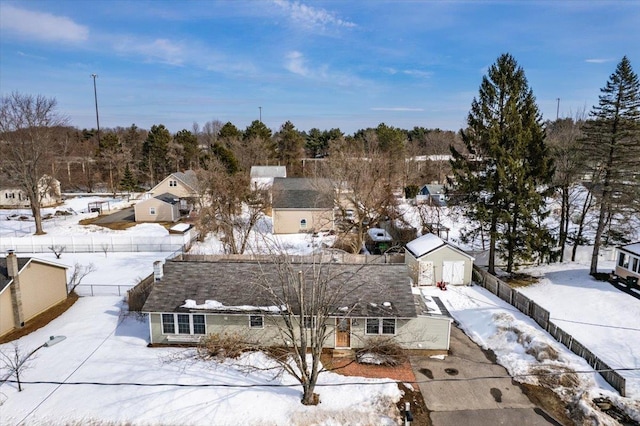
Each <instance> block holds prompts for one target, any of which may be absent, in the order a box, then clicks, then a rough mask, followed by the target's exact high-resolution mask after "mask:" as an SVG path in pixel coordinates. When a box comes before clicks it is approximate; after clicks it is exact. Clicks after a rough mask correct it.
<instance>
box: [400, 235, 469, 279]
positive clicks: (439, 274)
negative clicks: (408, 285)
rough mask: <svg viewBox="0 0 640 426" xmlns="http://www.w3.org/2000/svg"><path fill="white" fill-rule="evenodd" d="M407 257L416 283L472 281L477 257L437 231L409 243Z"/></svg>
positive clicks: (406, 259) (410, 271) (406, 261)
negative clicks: (455, 245)
mask: <svg viewBox="0 0 640 426" xmlns="http://www.w3.org/2000/svg"><path fill="white" fill-rule="evenodd" d="M404 259H405V263H406V264H407V266H408V267H409V273H410V275H411V278H412V279H413V282H414V285H418V286H424V285H435V284H436V283H438V282H445V283H447V284H453V285H468V284H470V283H471V272H472V270H473V260H474V258H473V256H470V255H469V254H467V253H465V252H464V251H462V250H460V249H459V248H457V247H454V246H452V245H451V244H449V243H447V242H446V241H444V240H442V239H441V238H439V237H438V236H436V235H434V234H425V235H423V236H421V237H419V238H416V239H415V240H413V241H411V242H409V243H408V244H407V246H406V251H405V257H404Z"/></svg>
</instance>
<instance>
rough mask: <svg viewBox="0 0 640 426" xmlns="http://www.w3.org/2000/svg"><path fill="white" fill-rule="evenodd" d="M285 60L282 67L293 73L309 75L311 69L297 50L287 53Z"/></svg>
mask: <svg viewBox="0 0 640 426" xmlns="http://www.w3.org/2000/svg"><path fill="white" fill-rule="evenodd" d="M285 58H286V62H285V64H284V67H285V68H286V69H287V70H289V71H291V72H292V73H294V74H298V75H301V76H303V77H310V76H311V74H312V73H311V71H310V70H309V68H307V66H306V65H305V59H304V55H302V53H300V52H298V51H295V50H294V51H292V52H289V53H287V56H286V57H285Z"/></svg>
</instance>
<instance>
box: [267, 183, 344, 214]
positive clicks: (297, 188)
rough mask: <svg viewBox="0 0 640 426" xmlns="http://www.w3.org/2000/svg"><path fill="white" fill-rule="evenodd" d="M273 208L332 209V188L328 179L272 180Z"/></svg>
mask: <svg viewBox="0 0 640 426" xmlns="http://www.w3.org/2000/svg"><path fill="white" fill-rule="evenodd" d="M271 190H272V193H273V208H276V209H332V208H333V206H334V201H333V195H332V192H331V191H332V186H331V182H330V181H329V180H328V179H307V178H274V179H273V186H272V189H271Z"/></svg>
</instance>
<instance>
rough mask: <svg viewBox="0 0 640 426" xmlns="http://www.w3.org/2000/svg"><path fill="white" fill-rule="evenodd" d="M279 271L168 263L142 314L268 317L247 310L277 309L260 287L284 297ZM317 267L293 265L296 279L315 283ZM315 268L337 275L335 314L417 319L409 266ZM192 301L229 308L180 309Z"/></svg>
mask: <svg viewBox="0 0 640 426" xmlns="http://www.w3.org/2000/svg"><path fill="white" fill-rule="evenodd" d="M279 267H281V265H276V264H275V263H257V262H187V261H167V262H166V263H165V265H164V275H163V277H162V280H161V281H159V282H156V283H155V284H154V287H153V290H152V291H151V294H150V295H149V298H148V299H147V301H146V303H145V305H144V308H143V311H144V312H220V313H223V312H224V313H233V312H234V310H233V309H230V307H239V306H244V307H245V309H244V310H240V309H237V310H235V313H238V312H243V313H248V312H255V313H264V314H268V312H264V311H261V310H259V309H247V308H246V307H247V306H248V307H259V306H262V307H265V306H275V305H278V302H277V301H275V300H274V298H273V297H271V296H269V295H268V294H267V292H266V291H264V286H261V285H260V283H261V282H264V281H262V280H268V282H269V283H273V285H271V287H272V288H273V289H274V291H277V292H279V294H283V292H284V291H283V290H282V289H281V288H280V287H279V285H280V280H279V279H278V276H279V272H280V273H281V272H282V269H280V270H279V269H278V268H279ZM313 267H314V265H312V264H308V263H305V264H302V263H298V264H293V265H292V266H291V268H292V269H291V271H292V272H293V276H294V278H295V274H296V273H297V271H303V274H304V276H305V282H306V283H309V285H310V284H311V283H312V282H313V278H312V277H313ZM315 268H316V274H319V275H318V276H320V277H332V279H331V280H330V281H329V284H328V286H329V287H330V288H332V289H333V290H332V294H338V295H339V297H336V301H335V302H334V303H335V306H331V312H332V313H334V314H335V315H336V316H337V315H341V314H342V313H343V312H346V311H348V312H349V313H348V315H349V316H350V317H398V318H413V317H416V306H415V302H414V298H413V295H412V292H411V280H410V278H409V275H408V270H407V267H406V265H404V264H396V265H383V264H373V265H355V264H322V265H318V264H316V265H315ZM318 268H320V269H319V271H320V272H319V273H318ZM294 282H295V279H294ZM187 299H191V300H195V302H196V304H198V305H203V304H205V301H207V300H215V301H217V302H219V303H221V304H222V305H223V306H224V307H225V308H220V309H213V308H212V309H188V308H181V306H182V305H184V304H185V301H186V300H187ZM385 302H388V303H385ZM385 305H386V306H385ZM291 306H292V309H293V311H294V313H299V305H297V306H296V305H295V304H293V303H292V304H291ZM340 308H343V309H340ZM344 308H348V309H344Z"/></svg>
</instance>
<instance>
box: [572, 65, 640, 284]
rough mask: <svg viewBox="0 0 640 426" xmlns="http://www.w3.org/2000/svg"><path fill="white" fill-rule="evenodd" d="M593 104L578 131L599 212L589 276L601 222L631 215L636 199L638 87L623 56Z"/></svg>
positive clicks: (594, 270)
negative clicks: (589, 162) (588, 161)
mask: <svg viewBox="0 0 640 426" xmlns="http://www.w3.org/2000/svg"><path fill="white" fill-rule="evenodd" d="M600 92H601V95H600V97H599V102H598V105H596V106H594V107H593V108H592V110H591V113H590V117H591V119H590V120H588V121H587V123H586V124H585V126H584V135H585V138H584V150H585V152H586V153H587V155H588V157H589V158H591V159H592V161H593V164H592V166H593V170H594V174H593V177H594V182H593V183H594V187H596V188H597V190H596V197H597V199H598V204H599V207H600V211H599V214H598V226H597V228H596V236H595V241H594V243H593V254H592V257H591V268H590V273H591V274H592V275H593V274H595V273H597V272H598V255H599V252H600V246H601V244H602V238H603V234H604V231H605V227H606V225H607V222H609V221H610V220H611V218H612V217H613V216H615V215H617V214H621V213H622V214H624V211H625V210H629V209H635V210H636V213H637V209H638V204H637V203H638V199H639V198H640V182H639V181H638V176H637V174H638V159H639V158H640V83H639V81H638V75H637V74H636V73H634V72H633V69H632V68H631V63H630V62H629V59H627V57H626V56H624V57H623V58H622V60H621V61H620V63H619V64H618V66H617V67H616V70H615V72H614V73H613V74H611V76H610V77H609V80H608V81H607V84H606V85H605V87H603V88H602V89H600Z"/></svg>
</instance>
